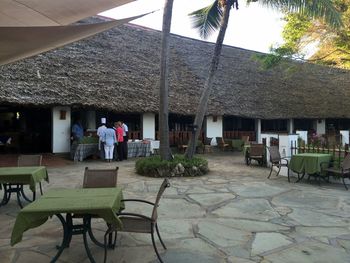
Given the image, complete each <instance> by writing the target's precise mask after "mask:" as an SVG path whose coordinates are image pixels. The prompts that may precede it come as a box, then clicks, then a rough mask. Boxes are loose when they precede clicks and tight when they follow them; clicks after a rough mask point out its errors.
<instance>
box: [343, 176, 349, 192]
mask: <svg viewBox="0 0 350 263" xmlns="http://www.w3.org/2000/svg"><path fill="white" fill-rule="evenodd" d="M342 181H343V184H344V186H345V189H346V190H348V187H347V185H346V183H345V178H344V177H342Z"/></svg>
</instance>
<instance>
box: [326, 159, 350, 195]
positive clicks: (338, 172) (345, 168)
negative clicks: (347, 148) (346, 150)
mask: <svg viewBox="0 0 350 263" xmlns="http://www.w3.org/2000/svg"><path fill="white" fill-rule="evenodd" d="M323 164H324V163H321V169H322V167H323ZM327 164H328V163H327ZM333 165H334V162H331V163H330V164H329V166H330V167H328V168H326V169H322V172H323V171H325V172H326V177H328V178H329V176H333V177H336V178H341V179H342V182H343V185H344V187H345V189H346V190H348V187H347V185H346V183H345V178H348V179H349V180H350V154H347V155H346V156H345V158H344V160H343V162H342V163H341V164H340V165H339V168H336V167H334V166H333Z"/></svg>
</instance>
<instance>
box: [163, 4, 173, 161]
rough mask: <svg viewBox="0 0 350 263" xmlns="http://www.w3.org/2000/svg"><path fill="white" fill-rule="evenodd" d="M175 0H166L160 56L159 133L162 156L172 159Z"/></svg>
mask: <svg viewBox="0 0 350 263" xmlns="http://www.w3.org/2000/svg"><path fill="white" fill-rule="evenodd" d="M173 2H174V0H165V6H164V14H163V28H162V46H161V47H162V49H161V56H160V83H159V133H160V147H159V152H160V157H161V158H162V159H163V160H171V158H172V154H171V151H170V144H169V122H168V117H169V79H168V75H169V39H170V26H171V16H172V9H173Z"/></svg>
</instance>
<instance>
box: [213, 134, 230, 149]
mask: <svg viewBox="0 0 350 263" xmlns="http://www.w3.org/2000/svg"><path fill="white" fill-rule="evenodd" d="M216 143H217V144H218V147H219V148H220V149H221V150H223V151H225V150H226V149H227V148H229V147H230V145H229V144H228V143H225V141H224V138H222V137H216Z"/></svg>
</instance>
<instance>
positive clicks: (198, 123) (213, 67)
mask: <svg viewBox="0 0 350 263" xmlns="http://www.w3.org/2000/svg"><path fill="white" fill-rule="evenodd" d="M232 4H233V0H227V2H226V5H225V7H224V11H223V17H222V20H221V23H220V31H219V35H218V37H217V39H216V43H215V50H214V55H213V58H212V61H211V63H210V68H209V74H208V76H207V79H206V81H205V84H204V89H203V92H202V95H201V98H200V102H199V104H198V107H197V113H196V117H195V119H194V122H193V127H196V129H194V130H195V131H194V132H193V133H192V136H191V138H190V141H189V143H188V147H187V150H186V153H185V156H186V158H189V159H191V158H192V157H193V155H194V154H195V151H196V145H197V140H198V138H199V135H200V132H201V128H202V124H203V120H204V116H205V113H206V111H207V107H208V101H209V96H210V93H211V90H212V86H213V81H214V77H215V73H216V71H217V69H218V65H219V61H220V54H221V49H222V43H223V41H224V38H225V33H226V28H227V24H228V20H229V17H230V10H231V7H232Z"/></svg>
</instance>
